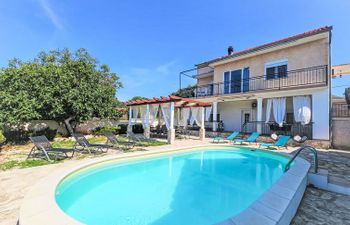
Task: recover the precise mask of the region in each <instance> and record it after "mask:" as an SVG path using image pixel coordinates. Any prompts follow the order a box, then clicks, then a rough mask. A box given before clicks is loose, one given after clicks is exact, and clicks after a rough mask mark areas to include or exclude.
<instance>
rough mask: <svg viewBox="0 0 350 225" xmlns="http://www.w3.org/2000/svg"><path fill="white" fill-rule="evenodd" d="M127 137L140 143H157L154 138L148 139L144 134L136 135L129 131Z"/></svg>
mask: <svg viewBox="0 0 350 225" xmlns="http://www.w3.org/2000/svg"><path fill="white" fill-rule="evenodd" d="M126 135H127V136H128V137H129V139H131V140H134V141H137V142H140V141H146V142H152V141H156V140H155V139H153V138H146V137H145V136H144V135H143V134H135V133H134V132H130V131H127V132H126Z"/></svg>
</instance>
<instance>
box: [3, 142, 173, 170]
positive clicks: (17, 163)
mask: <svg viewBox="0 0 350 225" xmlns="http://www.w3.org/2000/svg"><path fill="white" fill-rule="evenodd" d="M118 140H120V141H128V140H129V139H128V138H127V137H125V136H118ZM88 141H89V142H90V143H91V144H101V143H102V144H104V143H106V141H107V138H106V137H105V136H94V137H90V138H88ZM51 144H52V146H53V147H54V148H73V147H74V145H75V144H76V142H75V141H74V140H71V139H65V140H60V141H55V142H52V143H51ZM166 144H167V143H166V142H164V141H150V142H147V141H140V142H137V144H136V146H137V147H146V146H161V145H166ZM137 150H138V149H137V148H134V149H129V150H128V151H127V152H134V151H137ZM18 155H21V156H26V155H27V153H26V152H25V153H17V156H18ZM85 157H86V155H85V154H76V156H75V157H74V158H75V159H78V160H79V159H84V158H85ZM62 161H63V160H60V161H55V162H49V161H47V160H44V159H30V160H17V159H15V160H10V161H7V162H2V163H0V170H10V169H13V168H29V167H35V166H43V165H48V164H53V163H58V162H62Z"/></svg>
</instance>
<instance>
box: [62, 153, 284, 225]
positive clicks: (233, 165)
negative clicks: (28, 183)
mask: <svg viewBox="0 0 350 225" xmlns="http://www.w3.org/2000/svg"><path fill="white" fill-rule="evenodd" d="M287 161H288V158H285V157H282V156H279V155H276V154H272V153H268V152H265V151H259V150H257V151H250V150H247V149H242V148H241V149H239V148H228V149H226V148H225V149H220V148H217V149H203V150H194V151H191V152H186V153H173V154H172V155H162V156H158V157H151V158H150V157H148V158H140V159H137V160H135V159H134V160H130V161H127V162H117V161H116V162H109V163H104V164H99V165H95V166H93V167H91V168H86V169H83V170H81V171H79V172H76V173H74V174H72V175H70V176H68V177H67V178H65V179H64V180H63V181H62V182H61V183H60V184H59V185H58V187H57V189H56V202H57V203H58V205H59V207H60V208H61V209H62V210H63V211H64V212H66V213H67V214H68V215H70V216H71V217H73V218H75V219H76V220H78V221H80V222H82V223H85V224H89V225H144V224H151V225H187V224H189V225H192V224H196V225H206V224H214V223H217V222H220V221H222V220H225V219H227V218H229V217H232V216H234V215H236V214H238V213H239V212H241V211H242V210H244V209H245V208H247V207H248V206H249V205H250V204H251V203H253V202H254V201H255V200H256V199H257V198H258V197H259V196H260V195H261V194H262V193H263V192H264V191H266V190H267V189H268V188H269V187H270V186H271V185H272V184H273V183H274V182H275V181H276V180H277V179H278V178H279V177H280V176H282V174H283V168H284V166H285V164H286V163H287Z"/></svg>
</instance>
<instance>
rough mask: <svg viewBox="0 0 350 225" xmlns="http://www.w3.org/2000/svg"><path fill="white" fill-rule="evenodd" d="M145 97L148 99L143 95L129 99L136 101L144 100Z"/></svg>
mask: <svg viewBox="0 0 350 225" xmlns="http://www.w3.org/2000/svg"><path fill="white" fill-rule="evenodd" d="M144 99H147V98H145V97H142V96H134V97H132V98H131V99H130V100H129V102H131V101H136V100H144Z"/></svg>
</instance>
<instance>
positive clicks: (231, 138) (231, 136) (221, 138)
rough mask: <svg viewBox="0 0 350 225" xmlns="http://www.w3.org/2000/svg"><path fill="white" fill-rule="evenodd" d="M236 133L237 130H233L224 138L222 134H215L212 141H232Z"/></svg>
mask: <svg viewBox="0 0 350 225" xmlns="http://www.w3.org/2000/svg"><path fill="white" fill-rule="evenodd" d="M238 134H239V132H238V131H234V132H232V134H230V135H229V136H228V137H226V138H224V137H222V136H215V137H213V143H215V141H217V143H219V142H220V141H221V140H228V141H233V139H235V138H236V137H237V136H238Z"/></svg>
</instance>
